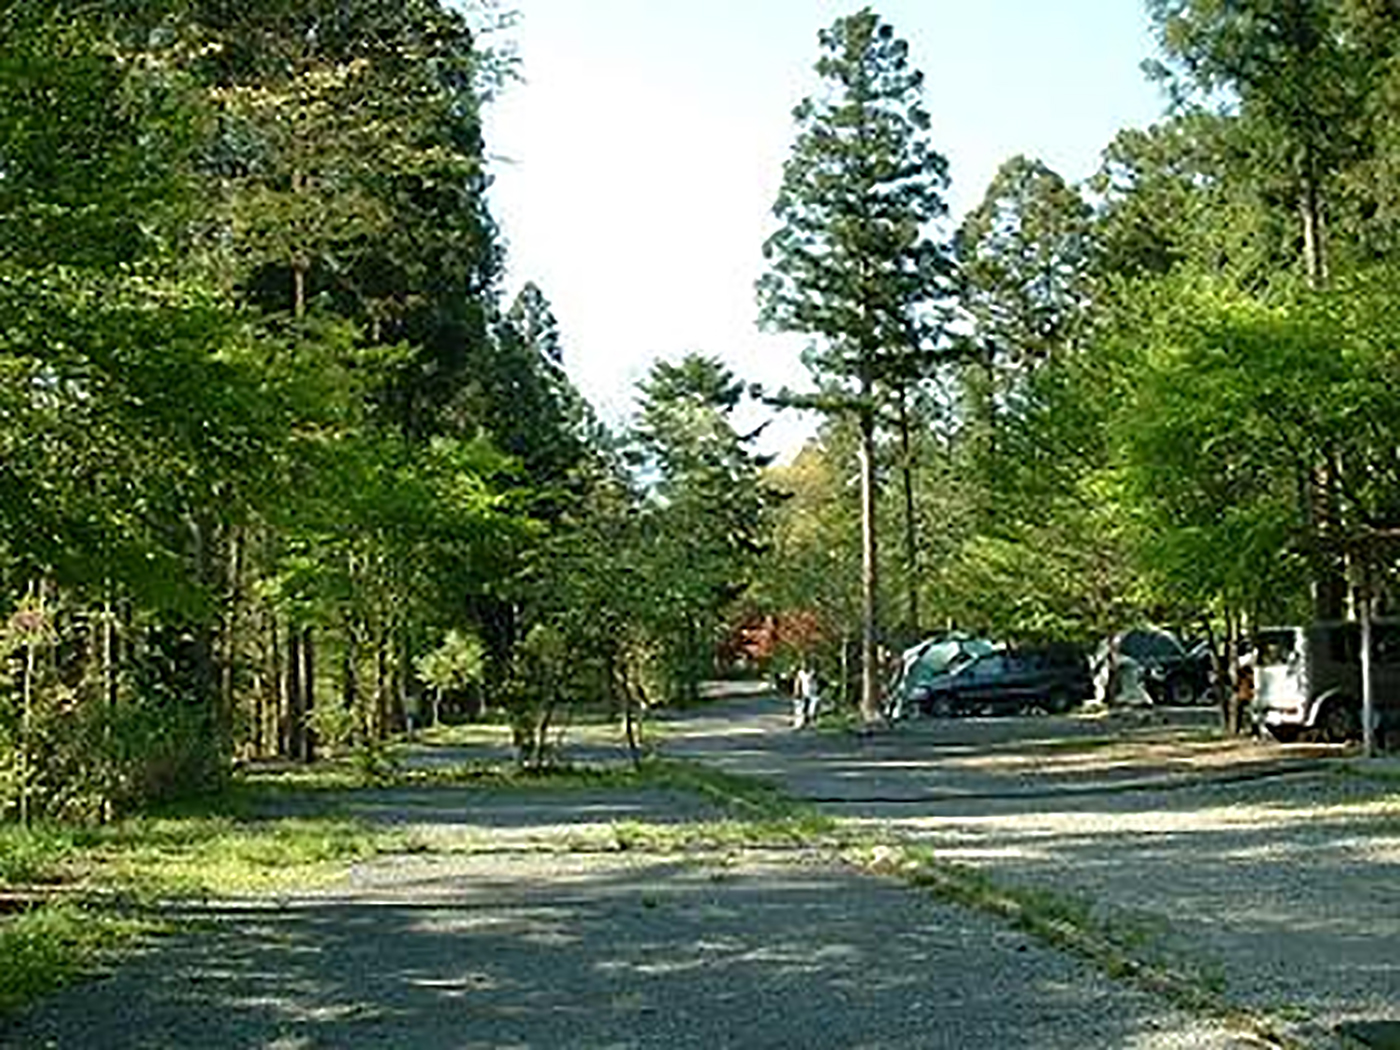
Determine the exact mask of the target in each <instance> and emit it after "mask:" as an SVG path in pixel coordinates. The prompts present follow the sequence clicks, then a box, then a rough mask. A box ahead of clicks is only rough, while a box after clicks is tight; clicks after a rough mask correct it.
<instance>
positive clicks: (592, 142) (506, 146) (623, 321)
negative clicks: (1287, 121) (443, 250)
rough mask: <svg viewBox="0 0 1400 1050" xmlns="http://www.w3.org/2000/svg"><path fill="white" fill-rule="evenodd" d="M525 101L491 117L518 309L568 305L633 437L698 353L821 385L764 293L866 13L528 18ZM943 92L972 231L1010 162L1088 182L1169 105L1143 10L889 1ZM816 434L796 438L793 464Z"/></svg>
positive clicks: (781, 435) (637, 8)
mask: <svg viewBox="0 0 1400 1050" xmlns="http://www.w3.org/2000/svg"><path fill="white" fill-rule="evenodd" d="M511 5H512V6H513V7H514V8H515V9H516V10H518V11H519V12H520V21H519V23H518V25H517V26H516V28H515V29H514V30H512V31H511V33H510V36H512V37H513V38H514V39H515V41H516V42H517V45H518V50H519V54H520V58H521V60H522V63H523V69H522V72H523V74H524V77H525V83H523V84H517V85H514V86H512V87H511V88H509V89H508V90H507V92H506V93H505V95H504V96H503V97H502V98H501V99H499V100H498V101H497V102H496V103H495V104H494V105H493V106H492V107H491V109H490V111H489V112H488V114H487V123H486V136H487V150H488V152H490V153H491V154H492V155H493V156H494V157H495V158H496V161H495V165H494V174H495V179H496V182H495V186H494V188H493V190H492V207H493V210H494V213H495V215H496V218H497V220H498V221H499V222H500V224H501V227H502V230H503V233H504V235H505V239H506V242H507V251H508V277H507V287H508V293H509V294H510V295H512V296H513V295H514V293H515V291H516V289H518V288H519V286H520V285H521V284H523V283H524V282H525V281H527V280H532V281H534V282H535V283H536V284H538V285H539V286H540V288H541V289H542V290H543V291H544V293H545V295H546V296H547V297H548V298H549V300H550V301H551V303H552V304H553V307H554V311H555V314H556V316H557V317H558V319H559V324H560V332H561V336H562V339H563V345H564V353H565V364H566V366H567V367H568V370H569V372H570V374H571V375H572V376H573V378H574V381H575V382H576V383H577V384H578V386H579V388H580V389H581V390H582V392H583V394H584V396H586V397H587V398H588V399H589V401H591V402H592V403H593V404H594V406H596V407H597V408H598V409H599V411H600V412H601V413H602V414H603V416H604V418H605V419H607V420H609V421H610V422H617V421H619V420H620V419H621V418H623V417H624V416H625V415H626V414H627V413H628V412H629V411H630V409H631V406H632V402H633V398H634V396H635V384H636V382H637V380H638V379H640V378H642V377H643V376H644V375H645V374H646V372H647V369H648V368H649V367H650V364H651V362H652V361H653V360H655V359H656V358H657V357H667V358H678V357H680V356H681V355H683V354H685V353H686V352H688V351H691V350H698V351H701V352H703V353H706V354H712V355H716V356H719V357H721V358H723V359H724V360H725V361H726V362H728V363H729V365H730V367H731V368H733V370H734V371H735V373H736V374H738V375H739V376H740V377H741V378H743V379H745V380H748V381H754V380H756V381H759V382H762V383H764V384H765V385H768V386H772V387H777V386H780V385H783V384H787V385H789V386H794V387H801V386H805V385H806V382H805V380H806V375H805V369H803V367H802V365H801V363H800V361H799V357H798V355H799V353H800V351H801V347H802V346H803V345H804V344H803V341H802V340H801V339H798V338H796V337H792V336H788V337H780V336H772V335H766V334H763V333H760V332H759V331H758V330H757V327H756V324H755V318H756V315H757V306H756V302H755V297H754V290H753V288H754V281H755V280H756V279H757V277H758V276H759V274H760V273H761V272H762V271H763V260H762V255H761V247H762V244H763V241H764V240H765V238H766V237H767V236H768V234H769V233H770V232H771V231H772V228H773V224H772V221H771V218H770V210H771V208H772V204H773V200H774V198H775V197H776V194H777V190H778V185H779V183H780V181H781V178H782V165H783V162H784V160H785V159H786V158H787V156H788V153H789V150H790V149H791V145H792V140H793V124H792V119H791V113H792V109H793V107H794V106H796V105H797V103H798V102H799V101H800V100H801V99H802V98H803V97H804V96H806V95H809V94H811V93H813V90H814V89H815V87H816V76H815V74H814V73H813V72H812V65H813V64H814V63H815V62H816V60H817V58H818V53H819V52H818V44H817V32H818V30H819V29H822V28H826V27H828V26H830V25H831V23H832V22H833V21H835V20H836V19H837V18H839V17H841V16H843V15H846V14H849V13H851V12H852V11H855V10H857V9H858V8H859V7H860V6H861V5H860V3H859V2H857V0H849V2H846V3H833V2H830V0H703V2H697V0H511ZM875 7H876V10H877V11H878V12H879V13H880V15H881V16H882V17H883V18H884V19H885V20H886V21H888V22H889V23H891V24H892V25H893V26H894V29H895V31H896V33H897V34H898V35H899V36H901V37H903V38H904V39H906V40H908V41H909V44H910V49H911V57H912V59H913V62H914V64H915V65H916V66H917V67H918V68H920V69H922V70H923V71H924V73H925V75H926V78H927V93H926V104H927V107H928V109H929V111H930V113H931V114H932V116H933V134H934V144H935V146H936V147H937V148H938V149H939V150H940V151H941V152H942V153H944V154H945V155H946V156H947V157H948V159H949V162H950V166H951V170H952V188H951V191H950V194H949V203H950V205H951V207H952V212H953V215H954V216H958V215H960V214H962V213H963V212H965V211H966V210H967V209H968V208H970V207H972V206H973V205H974V204H976V203H977V201H978V200H979V199H980V198H981V196H982V194H983V192H984V190H985V189H986V186H987V183H988V182H989V181H990V179H991V177H992V175H993V174H994V172H995V171H996V168H997V167H998V166H999V165H1000V164H1001V162H1002V161H1004V160H1006V159H1007V158H1009V157H1011V156H1013V155H1015V154H1017V153H1024V154H1027V155H1028V156H1033V157H1040V158H1041V159H1043V160H1044V161H1045V162H1046V163H1048V164H1049V165H1050V166H1051V167H1053V168H1055V169H1056V170H1057V171H1059V172H1060V173H1061V174H1062V175H1064V176H1065V177H1066V178H1069V179H1081V178H1084V177H1085V176H1087V175H1089V174H1090V173H1092V172H1093V170H1094V169H1095V168H1096V167H1097V166H1098V157H1099V153H1100V151H1101V150H1102V149H1103V148H1104V146H1106V145H1107V144H1108V142H1109V141H1110V140H1111V139H1112V138H1113V136H1114V134H1115V133H1116V132H1117V131H1118V130H1119V129H1120V128H1123V127H1129V126H1143V125H1146V124H1148V123H1151V122H1152V121H1153V120H1155V119H1157V117H1158V116H1159V115H1160V113H1161V111H1162V106H1163V103H1162V99H1161V97H1160V95H1159V93H1158V92H1157V90H1156V89H1155V88H1154V87H1153V86H1152V85H1150V84H1148V83H1147V82H1146V81H1145V80H1144V78H1143V76H1142V74H1141V72H1140V71H1139V68H1138V66H1139V63H1140V62H1141V61H1142V59H1144V58H1146V57H1148V56H1149V55H1150V54H1151V52H1152V44H1151V39H1150V37H1149V35H1148V31H1147V20H1146V16H1145V14H1144V13H1143V10H1142V7H1141V3H1140V0H885V2H884V3H880V4H877V5H875ZM808 426H809V424H804V423H803V422H802V421H800V420H798V419H783V420H781V421H779V422H778V423H776V424H775V425H774V426H773V427H772V428H771V429H770V432H769V434H768V440H767V442H766V443H767V444H768V445H769V446H770V448H771V449H773V450H777V449H781V448H790V447H791V446H793V445H795V444H796V443H797V442H798V441H799V440H800V438H801V437H802V436H803V435H804V434H805V433H806V432H807V427H808Z"/></svg>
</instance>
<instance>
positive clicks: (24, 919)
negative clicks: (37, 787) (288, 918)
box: [0, 791, 403, 1015]
mask: <svg viewBox="0 0 1400 1050" xmlns="http://www.w3.org/2000/svg"><path fill="white" fill-rule="evenodd" d="M221 802H222V803H225V804H227V806H228V808H229V810H230V812H229V813H217V812H209V809H210V807H211V805H213V803H212V801H211V800H204V802H202V803H201V804H200V805H199V806H198V807H189V808H191V809H192V810H196V811H192V812H187V813H171V814H163V815H158V816H142V817H135V818H131V819H128V820H123V821H121V822H119V823H116V824H113V825H110V826H107V827H97V828H70V827H43V826H40V827H35V828H30V829H20V828H16V827H5V828H0V895H3V896H6V897H9V898H11V900H12V902H13V906H14V907H15V908H16V909H17V910H15V911H14V912H13V913H11V914H8V915H4V916H0V1015H3V1014H4V1013H6V1012H9V1011H12V1010H15V1009H17V1008H19V1007H20V1006H23V1005H24V1004H25V1003H27V1002H29V1001H30V1000H32V999H34V998H36V997H38V996H40V995H43V994H45V993H47V992H50V991H53V990H54V989H57V988H60V987H62V986H64V985H65V984H69V983H71V982H72V981H74V980H76V979H78V978H80V977H81V976H83V975H85V974H89V973H91V972H92V971H93V970H94V969H96V968H99V967H100V966H101V965H103V964H104V963H105V962H106V961H107V960H108V959H110V958H112V957H113V956H114V955H115V954H117V953H118V952H120V951H121V950H122V949H124V948H127V947H130V945H131V944H132V942H133V941H134V940H135V939H136V938H138V937H139V936H141V935H143V934H148V933H151V932H154V931H157V930H161V929H165V928H166V927H165V924H164V923H163V922H162V920H161V919H160V918H159V913H158V911H157V910H156V909H155V908H154V907H153V906H154V905H155V904H156V903H157V902H159V901H162V900H169V899H172V898H182V897H209V896H220V895H225V894H243V893H268V892H274V891H277V890H283V889H290V888H293V887H303V886H311V885H317V884H325V883H329V882H333V881H335V880H336V879H338V878H339V877H341V876H342V875H343V874H344V873H345V871H346V868H347V866H348V864H349V863H350V862H351V861H354V860H359V859H363V858H366V857H369V856H372V855H374V854H376V853H380V852H386V851H391V850H394V849H396V848H399V847H400V846H401V845H402V844H403V837H402V835H401V834H399V833H393V832H385V831H380V830H377V829H372V828H369V827H368V826H366V825H364V824H362V823H360V822H357V821H351V820H345V819H340V818H336V817H331V816H327V817H311V818H300V817H298V818H285V819H276V820H259V819H256V818H253V817H249V816H245V815H239V814H242V813H243V812H244V811H245V810H246V809H247V808H248V806H249V804H250V800H249V798H248V797H247V796H246V794H245V793H243V792H240V791H235V792H231V793H230V795H229V796H228V797H227V798H224V799H222V800H221ZM201 809H202V810H203V811H202V812H199V811H197V810H201Z"/></svg>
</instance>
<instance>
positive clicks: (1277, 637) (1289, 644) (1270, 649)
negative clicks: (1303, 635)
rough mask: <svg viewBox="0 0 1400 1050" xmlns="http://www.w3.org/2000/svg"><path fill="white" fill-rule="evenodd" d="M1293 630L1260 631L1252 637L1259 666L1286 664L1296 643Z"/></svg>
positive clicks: (1295, 635) (1295, 634)
mask: <svg viewBox="0 0 1400 1050" xmlns="http://www.w3.org/2000/svg"><path fill="white" fill-rule="evenodd" d="M1297 638H1298V636H1297V633H1296V632H1294V631H1260V632H1259V633H1258V634H1257V635H1256V636H1255V638H1254V651H1255V652H1256V653H1257V654H1258V657H1257V660H1258V663H1259V665H1260V666H1264V667H1267V666H1273V665H1276V664H1286V663H1288V661H1289V660H1290V659H1291V658H1292V656H1293V647H1294V645H1296V644H1297Z"/></svg>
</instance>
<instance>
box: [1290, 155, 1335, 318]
mask: <svg viewBox="0 0 1400 1050" xmlns="http://www.w3.org/2000/svg"><path fill="white" fill-rule="evenodd" d="M1306 163H1308V164H1309V165H1310V158H1309V159H1308V160H1307V161H1306ZM1298 211H1299V217H1300V219H1301V220H1302V225H1303V268H1304V272H1305V273H1306V274H1307V279H1308V287H1309V288H1312V289H1313V290H1314V291H1318V290H1321V289H1323V288H1326V287H1327V284H1328V280H1329V278H1330V274H1329V272H1328V269H1329V268H1328V259H1327V221H1326V216H1325V212H1324V209H1323V203H1322V192H1321V190H1320V188H1319V187H1318V184H1317V179H1316V177H1315V176H1314V175H1313V174H1312V173H1311V172H1309V173H1308V174H1306V175H1304V177H1303V185H1302V190H1301V192H1300V193H1299V200H1298Z"/></svg>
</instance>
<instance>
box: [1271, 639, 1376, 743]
mask: <svg viewBox="0 0 1400 1050" xmlns="http://www.w3.org/2000/svg"><path fill="white" fill-rule="evenodd" d="M1250 662H1251V663H1252V670H1253V674H1254V702H1253V705H1252V713H1253V717H1254V722H1255V724H1256V725H1258V726H1262V727H1263V728H1265V729H1267V730H1268V731H1269V732H1270V733H1271V734H1272V735H1273V736H1274V737H1275V738H1276V739H1278V740H1281V741H1284V742H1287V741H1290V740H1295V739H1297V737H1298V736H1300V735H1301V734H1302V733H1303V732H1304V731H1313V732H1316V733H1317V735H1319V736H1321V737H1322V738H1323V739H1325V740H1329V741H1333V742H1337V743H1340V742H1342V741H1345V740H1351V739H1355V738H1356V737H1359V736H1360V735H1361V625H1360V624H1358V623H1354V622H1351V621H1330V622H1319V623H1314V624H1312V625H1310V626H1308V627H1270V628H1267V629H1266V630H1262V631H1259V632H1258V633H1257V634H1256V635H1255V637H1254V647H1253V652H1252V654H1251V660H1250ZM1371 687H1372V696H1373V701H1374V704H1375V711H1376V714H1377V716H1378V719H1379V723H1380V727H1381V728H1387V727H1389V726H1391V725H1393V724H1395V723H1396V721H1397V719H1398V718H1400V621H1395V620H1381V621H1377V622H1375V623H1373V624H1372V625H1371Z"/></svg>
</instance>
